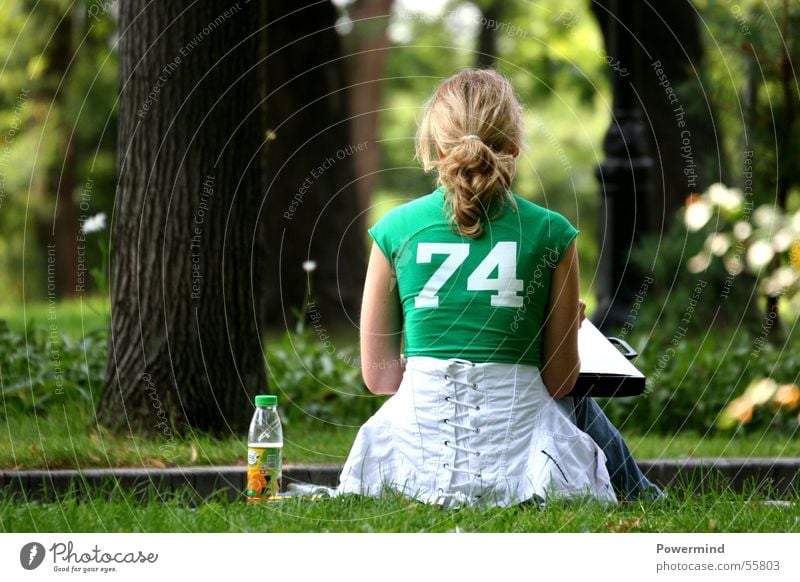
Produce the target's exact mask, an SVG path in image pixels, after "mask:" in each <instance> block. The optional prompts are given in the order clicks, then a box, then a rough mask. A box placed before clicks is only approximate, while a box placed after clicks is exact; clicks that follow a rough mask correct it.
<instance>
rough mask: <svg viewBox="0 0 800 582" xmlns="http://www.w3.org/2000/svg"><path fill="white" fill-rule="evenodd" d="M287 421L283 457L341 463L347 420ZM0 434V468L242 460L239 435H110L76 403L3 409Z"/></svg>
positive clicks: (351, 431) (349, 430) (348, 440)
mask: <svg viewBox="0 0 800 582" xmlns="http://www.w3.org/2000/svg"><path fill="white" fill-rule="evenodd" d="M56 408H59V407H56ZM291 426H292V425H290V426H287V427H286V430H285V433H286V435H285V438H284V459H285V462H286V463H324V464H341V463H343V462H344V457H345V456H346V455H347V452H348V451H349V448H350V445H351V444H352V442H353V439H354V438H355V435H356V431H357V427H349V426H344V427H336V426H331V425H322V426H320V425H316V426H314V427H313V430H309V427H308V426H303V427H300V426H296V425H294V426H295V429H294V430H292V429H291ZM0 435H3V436H2V438H0V468H2V469H33V468H42V467H49V468H51V469H61V468H70V467H132V466H133V467H142V466H145V467H157V468H162V467H165V466H172V465H217V464H219V465H236V464H243V463H244V459H245V455H246V452H247V451H246V443H245V440H246V439H245V438H244V435H242V437H241V438H240V437H238V436H235V437H234V436H232V437H229V438H216V437H212V436H209V435H203V434H197V435H195V436H193V437H188V438H181V439H172V440H165V439H164V438H158V437H155V438H154V437H151V438H143V437H133V436H119V435H114V434H111V433H110V432H108V431H107V430H105V429H104V428H102V427H98V426H97V425H95V424H94V423H93V422H92V420H91V417H90V414H89V413H88V412H87V411H85V410H83V409H81V408H79V407H77V406H75V405H69V406H62V407H60V410H56V411H52V412H50V413H48V414H47V416H43V415H36V416H33V415H18V414H9V415H4V416H2V417H0Z"/></svg>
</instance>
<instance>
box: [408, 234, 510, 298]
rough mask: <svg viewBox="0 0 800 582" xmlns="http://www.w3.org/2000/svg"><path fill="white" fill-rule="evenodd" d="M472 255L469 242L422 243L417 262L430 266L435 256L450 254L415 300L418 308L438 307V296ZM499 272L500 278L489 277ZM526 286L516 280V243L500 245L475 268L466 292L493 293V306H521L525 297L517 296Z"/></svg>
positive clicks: (468, 279)
mask: <svg viewBox="0 0 800 582" xmlns="http://www.w3.org/2000/svg"><path fill="white" fill-rule="evenodd" d="M469 252H470V245H469V244H468V243H419V244H418V245H417V263H418V264H424V263H430V262H431V260H432V258H433V256H434V255H447V257H446V258H445V260H444V262H442V264H441V265H439V268H438V269H436V271H435V272H434V273H433V275H431V278H430V279H428V282H427V283H425V285H424V286H423V287H422V291H420V293H419V295H417V296H416V297H415V298H414V307H416V308H428V309H430V308H434V309H435V308H437V307H439V296H438V295H437V293H439V291H440V290H441V289H442V287H443V286H444V284H445V283H447V281H448V280H449V279H450V277H452V276H453V273H455V272H456V269H458V268H459V267H460V266H461V264H462V263H463V262H464V261H465V260H467V257H468V256H469ZM495 269H497V277H490V275H491V274H492V273H493V272H494V270H495ZM523 287H524V284H523V281H522V279H518V278H517V243H516V242H514V241H505V242H499V243H497V244H496V245H494V247H492V250H491V251H489V253H488V254H487V255H486V257H485V258H484V259H483V260H482V261H481V262H480V264H479V265H478V266H477V267H475V270H474V271H472V273H471V274H470V276H469V277H468V278H467V291H494V293H493V294H492V296H491V299H490V301H491V305H492V306H493V307H522V296H521V295H519V294H518V293H519V292H520V291H522V288H523Z"/></svg>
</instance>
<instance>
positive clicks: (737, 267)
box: [722, 257, 744, 277]
mask: <svg viewBox="0 0 800 582" xmlns="http://www.w3.org/2000/svg"><path fill="white" fill-rule="evenodd" d="M722 263H723V264H724V265H725V270H726V271H728V274H729V275H733V276H734V277H735V276H736V275H738V274H739V273H741V272H742V269H743V268H744V267H743V265H742V261H741V260H740V259H739V257H725V258H724V259H722Z"/></svg>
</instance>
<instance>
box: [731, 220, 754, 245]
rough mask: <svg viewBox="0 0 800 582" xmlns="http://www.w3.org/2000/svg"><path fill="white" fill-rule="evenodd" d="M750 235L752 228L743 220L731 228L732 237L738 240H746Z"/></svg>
mask: <svg viewBox="0 0 800 582" xmlns="http://www.w3.org/2000/svg"><path fill="white" fill-rule="evenodd" d="M752 233H753V227H752V226H751V225H750V223H749V222H747V221H745V220H740V221H739V222H737V223H736V224H735V225H734V227H733V236H735V237H736V238H737V239H739V240H747V238H748V237H749V236H750V235H751V234H752Z"/></svg>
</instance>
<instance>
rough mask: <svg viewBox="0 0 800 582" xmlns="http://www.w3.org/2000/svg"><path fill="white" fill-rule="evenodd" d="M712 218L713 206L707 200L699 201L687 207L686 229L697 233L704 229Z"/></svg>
mask: <svg viewBox="0 0 800 582" xmlns="http://www.w3.org/2000/svg"><path fill="white" fill-rule="evenodd" d="M710 218H711V205H710V204H709V203H708V202H706V201H705V200H697V201H695V202H692V203H691V204H690V205H689V206H687V207H686V214H685V215H684V221H685V222H686V227H687V228H688V229H689V230H690V231H692V232H696V231H698V230H700V229H701V228H703V227H704V226H705V225H706V223H707V222H708V221H709V219H710Z"/></svg>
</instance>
